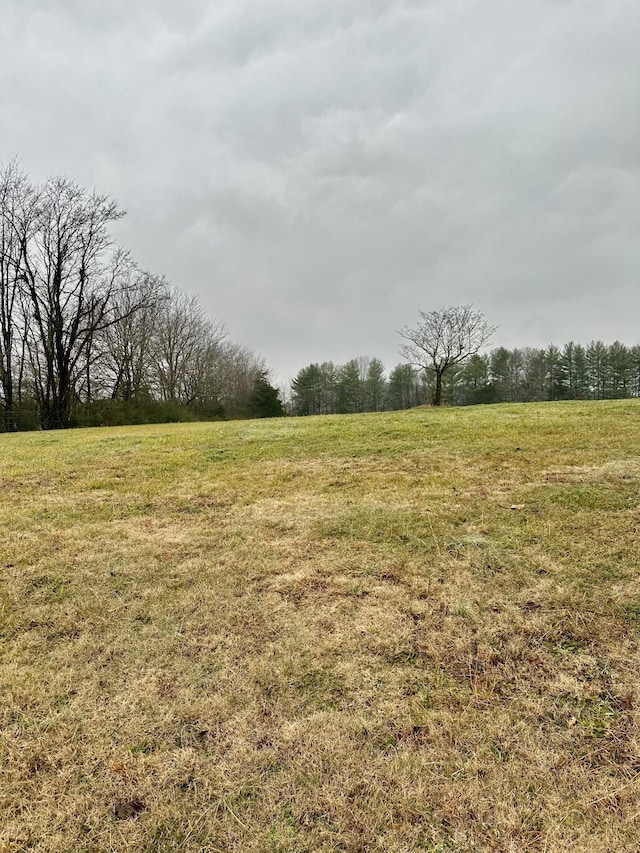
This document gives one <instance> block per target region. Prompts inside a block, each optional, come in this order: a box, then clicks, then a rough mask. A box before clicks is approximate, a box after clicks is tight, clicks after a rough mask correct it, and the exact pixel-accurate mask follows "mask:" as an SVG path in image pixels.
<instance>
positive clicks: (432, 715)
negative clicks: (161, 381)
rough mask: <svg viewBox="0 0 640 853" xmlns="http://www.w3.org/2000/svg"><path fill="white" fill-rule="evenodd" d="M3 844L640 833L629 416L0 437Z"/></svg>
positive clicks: (210, 845)
mask: <svg viewBox="0 0 640 853" xmlns="http://www.w3.org/2000/svg"><path fill="white" fill-rule="evenodd" d="M0 485H1V486H2V488H1V489H0V696H1V698H2V703H1V706H0V715H1V724H0V725H1V728H0V850H1V851H27V850H29V851H73V853H83V852H84V853H88V851H118V853H121V851H140V853H142V851H156V852H157V853H160V851H166V853H169V851H202V853H204V851H211V853H213V852H214V851H256V853H257V851H260V853H303V851H309V853H312V852H313V853H315V851H348V853H355V851H363V853H364V851H367V853H368V852H369V851H385V852H386V853H400V851H403V852H404V851H417V850H430V851H434V853H435V851H441V853H444V851H447V853H454V852H455V853H462V851H568V850H571V851H585V853H586V851H589V853H596V851H613V850H615V851H617V853H620V851H637V850H638V849H640V822H639V818H640V738H639V729H638V722H639V714H640V682H639V679H638V674H639V665H640V653H639V650H638V641H639V638H640V584H639V576H640V547H639V545H638V542H639V538H640V402H638V401H625V402H611V403H564V404H544V405H531V404H530V405H526V406H517V405H513V406H494V407H486V408H484V407H478V408H472V409H455V410H454V409H448V410H447V409H445V410H430V409H422V410H414V411H411V412H404V413H384V414H372V415H359V416H336V417H325V418H308V419H288V420H274V421H261V422H257V421H252V422H235V423H214V424H188V425H170V426H167V425H163V426H152V427H129V428H119V429H102V430H97V429H96V430H83V431H71V432H65V433H59V432H56V433H38V434H35V433H32V434H21V435H1V436H0Z"/></svg>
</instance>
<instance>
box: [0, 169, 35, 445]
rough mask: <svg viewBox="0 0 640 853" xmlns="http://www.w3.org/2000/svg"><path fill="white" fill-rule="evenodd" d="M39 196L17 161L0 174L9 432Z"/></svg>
mask: <svg viewBox="0 0 640 853" xmlns="http://www.w3.org/2000/svg"><path fill="white" fill-rule="evenodd" d="M35 200H36V194H35V191H34V190H33V188H32V187H31V185H30V183H29V180H28V178H27V176H26V174H25V173H24V172H23V171H22V169H21V168H20V166H19V164H18V163H17V161H15V160H14V161H12V162H11V163H9V165H8V166H5V167H4V168H3V169H2V170H1V171H0V393H1V394H2V405H3V409H4V420H5V423H6V427H7V429H11V428H12V425H13V406H14V400H15V392H16V390H18V391H19V388H20V378H21V376H22V373H23V362H24V340H25V317H24V314H23V311H22V308H23V302H22V299H21V296H22V291H21V282H22V266H21V259H22V239H21V235H22V234H23V233H27V234H30V233H31V231H32V228H33V219H34V217H33V210H34V205H35Z"/></svg>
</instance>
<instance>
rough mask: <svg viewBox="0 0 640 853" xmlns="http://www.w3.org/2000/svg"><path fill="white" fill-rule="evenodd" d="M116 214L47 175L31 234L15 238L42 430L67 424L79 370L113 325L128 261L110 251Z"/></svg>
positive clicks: (109, 205) (107, 202)
mask: <svg viewBox="0 0 640 853" xmlns="http://www.w3.org/2000/svg"><path fill="white" fill-rule="evenodd" d="M122 215H123V213H122V211H120V209H119V208H118V206H117V204H116V203H115V202H114V201H112V200H111V199H110V198H108V197H107V196H103V195H97V194H95V193H89V192H88V191H87V190H85V189H84V188H82V187H80V186H78V185H77V184H75V183H74V182H73V181H70V180H68V179H66V178H54V179H52V180H50V181H48V182H47V183H46V184H45V186H44V187H43V188H42V190H41V192H40V193H39V196H38V204H37V210H36V222H35V228H34V230H33V232H32V233H30V234H28V233H26V232H23V234H22V246H21V249H22V259H21V263H22V271H21V275H22V280H23V283H24V288H25V293H26V297H27V302H28V306H29V310H30V314H31V317H30V320H31V323H30V330H29V336H28V343H29V353H30V360H31V364H32V367H33V375H34V380H35V387H36V394H37V396H38V401H39V404H40V407H41V417H42V423H43V426H45V427H48V428H52V427H53V428H55V427H65V426H68V425H69V421H70V416H71V411H72V406H73V402H74V382H75V380H76V378H77V370H78V367H79V365H80V363H81V361H82V359H87V358H89V359H90V353H88V349H90V347H91V344H92V342H93V340H94V339H95V337H96V335H97V334H98V333H99V332H100V331H102V330H103V329H105V328H106V327H107V326H109V325H110V324H111V323H113V322H114V320H115V315H114V313H113V310H112V307H113V302H112V300H113V297H114V294H115V293H117V292H118V291H119V290H120V289H122V288H123V287H126V286H127V283H126V280H125V281H123V280H122V273H123V270H125V269H126V268H127V266H128V264H129V260H128V257H127V256H126V254H125V253H122V252H113V251H112V240H111V237H110V235H109V232H108V226H109V224H110V223H112V222H115V221H116V220H118V219H119V218H120V217H121V216H122Z"/></svg>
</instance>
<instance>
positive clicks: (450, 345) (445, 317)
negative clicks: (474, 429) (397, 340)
mask: <svg viewBox="0 0 640 853" xmlns="http://www.w3.org/2000/svg"><path fill="white" fill-rule="evenodd" d="M419 313H420V322H419V323H418V325H417V326H416V327H415V328H410V327H408V326H403V327H402V328H400V329H398V334H399V335H400V336H401V337H402V338H404V339H405V340H406V341H408V343H406V344H403V345H402V346H401V347H400V354H401V355H402V356H403V357H404V358H406V359H407V361H408V362H409V364H411V365H413V366H414V367H417V368H419V369H421V370H424V371H426V372H427V373H431V374H432V375H433V377H434V379H435V385H434V392H433V405H434V406H440V405H441V403H442V377H443V376H444V374H445V373H446V372H447V371H448V370H451V369H452V368H453V367H455V366H457V365H461V364H463V363H464V362H465V361H466V360H467V359H469V358H471V356H472V355H475V354H476V353H477V352H478V351H479V350H480V349H481V348H482V347H483V346H485V344H486V343H487V342H488V341H489V340H490V338H491V336H492V335H493V333H494V332H495V330H496V327H495V326H490V325H489V323H487V321H486V319H485V317H484V315H483V314H481V313H480V312H479V311H474V310H473V306H471V305H458V306H451V307H448V308H440V309H439V310H437V311H420V312H419Z"/></svg>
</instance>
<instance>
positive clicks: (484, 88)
mask: <svg viewBox="0 0 640 853" xmlns="http://www.w3.org/2000/svg"><path fill="white" fill-rule="evenodd" d="M1 12H2V17H1V18H0V72H1V76H0V81H1V85H0V160H2V161H4V162H7V161H8V160H10V159H11V158H12V157H14V156H16V155H17V156H18V157H19V158H20V160H21V162H22V165H23V167H24V168H25V170H26V171H27V172H28V173H29V174H30V175H31V176H32V177H33V178H34V179H44V178H46V177H48V176H50V175H55V174H65V175H67V176H69V177H72V178H74V179H76V180H77V181H79V182H80V183H82V184H84V185H86V186H89V187H91V188H93V187H95V188H96V189H97V190H99V191H100V192H106V193H109V194H110V195H112V196H113V197H114V198H116V199H117V200H118V201H119V202H120V204H121V206H122V207H123V208H124V209H126V211H127V217H126V218H125V219H124V220H123V221H122V222H121V223H119V224H118V226H117V234H116V236H117V239H118V241H119V242H120V243H121V244H122V245H124V246H126V247H127V248H129V249H130V250H131V251H132V253H133V255H134V256H135V257H136V259H137V260H138V262H139V263H140V265H141V266H143V267H144V268H147V269H149V270H152V271H154V272H159V273H164V274H166V276H167V277H168V278H169V279H171V280H172V281H173V283H174V284H176V285H177V286H178V287H180V288H181V289H182V290H184V291H186V292H188V293H194V294H199V295H200V297H201V300H202V304H203V306H204V308H205V309H206V311H207V312H208V313H209V314H211V315H212V316H214V317H216V318H217V319H220V320H222V321H223V322H224V323H225V325H226V326H227V328H228V329H229V333H230V337H231V338H232V339H233V340H236V341H240V342H243V343H246V344H247V345H249V346H250V347H251V348H252V349H254V350H255V351H257V352H259V353H261V354H262V355H263V356H264V357H265V359H266V361H267V364H268V366H269V367H270V368H271V369H272V371H273V374H274V376H275V378H276V379H278V380H285V379H288V378H290V377H292V376H293V375H294V374H295V373H296V372H297V371H298V369H299V368H301V367H303V366H304V365H306V364H309V363H310V362H312V361H325V360H333V361H336V362H343V361H346V360H347V359H349V358H352V357H355V356H359V355H370V356H374V355H375V356H378V357H379V358H381V359H382V360H383V361H384V362H385V364H386V365H387V366H388V367H393V366H394V365H395V364H396V363H397V362H398V361H400V357H399V354H398V347H399V344H400V339H399V337H398V335H397V334H396V332H395V330H396V329H397V328H398V327H399V326H401V325H404V324H407V325H412V324H413V323H414V322H415V320H416V319H417V312H418V310H419V309H423V310H430V309H432V308H438V307H441V306H443V305H457V304H465V303H473V304H474V306H475V307H476V308H477V309H479V310H481V311H483V312H484V313H485V314H486V316H487V318H488V319H489V321H490V322H492V323H493V324H496V325H499V327H500V328H499V330H498V332H497V333H496V336H495V338H494V342H495V344H496V345H498V344H504V345H506V346H527V345H528V346H544V345H546V344H548V343H550V342H552V341H553V342H556V343H558V344H562V343H564V342H565V341H567V340H569V339H574V340H576V341H582V342H585V343H587V342H588V341H589V340H591V339H594V338H602V339H603V340H605V341H607V342H612V341H613V340H615V339H616V338H618V339H621V340H623V341H626V342H627V343H636V342H638V341H640V319H639V318H640V50H639V48H638V45H639V44H640V3H639V2H638V0H536V2H531V0H251V2H250V0H180V2H176V0H153V2H151V0H56V2H51V0H2V8H1Z"/></svg>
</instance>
